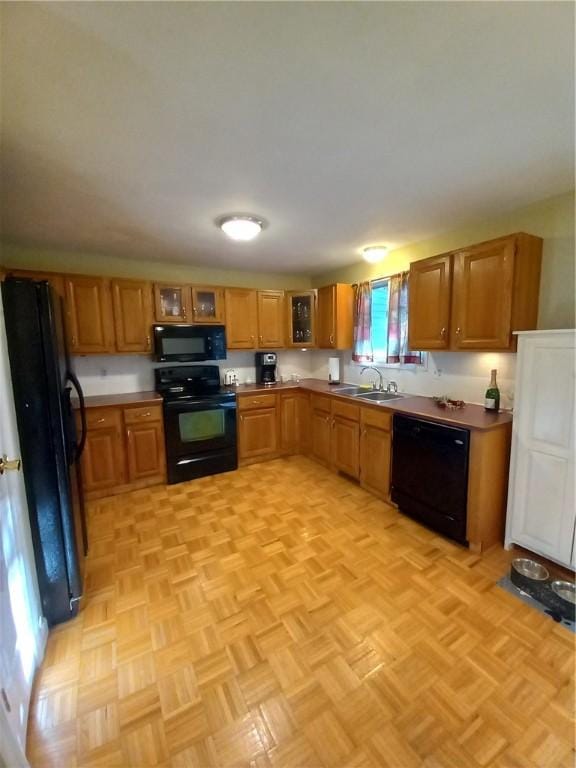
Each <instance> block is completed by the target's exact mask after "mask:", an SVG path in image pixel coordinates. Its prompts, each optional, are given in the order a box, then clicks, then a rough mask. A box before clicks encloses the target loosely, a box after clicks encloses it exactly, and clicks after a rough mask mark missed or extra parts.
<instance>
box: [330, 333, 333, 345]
mask: <svg viewBox="0 0 576 768" xmlns="http://www.w3.org/2000/svg"><path fill="white" fill-rule="evenodd" d="M330 344H334V334H333V333H331V334H330Z"/></svg>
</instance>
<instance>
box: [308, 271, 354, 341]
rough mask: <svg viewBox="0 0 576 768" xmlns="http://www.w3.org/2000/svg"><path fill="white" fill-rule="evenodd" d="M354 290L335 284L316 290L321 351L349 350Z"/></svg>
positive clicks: (351, 333)
mask: <svg viewBox="0 0 576 768" xmlns="http://www.w3.org/2000/svg"><path fill="white" fill-rule="evenodd" d="M353 306H354V289H353V287H352V286H351V285H346V284H345V283H337V284H334V285H326V286H324V287H323V288H319V289H318V334H317V342H318V346H319V347H320V348H321V349H351V348H352V342H353V320H352V314H353Z"/></svg>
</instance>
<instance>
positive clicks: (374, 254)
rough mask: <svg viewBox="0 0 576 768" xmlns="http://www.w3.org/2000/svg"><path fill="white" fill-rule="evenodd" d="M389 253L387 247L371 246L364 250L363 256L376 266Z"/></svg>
mask: <svg viewBox="0 0 576 768" xmlns="http://www.w3.org/2000/svg"><path fill="white" fill-rule="evenodd" d="M387 253H388V248H386V246H385V245H370V246H368V248H364V249H363V251H362V256H363V258H364V260H365V261H368V262H369V263H370V264H376V262H377V261H380V260H381V259H383V258H384V256H386V254H387Z"/></svg>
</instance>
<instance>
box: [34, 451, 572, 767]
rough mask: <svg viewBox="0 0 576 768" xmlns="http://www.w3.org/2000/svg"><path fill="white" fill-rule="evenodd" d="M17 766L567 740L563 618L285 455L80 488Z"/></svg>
mask: <svg viewBox="0 0 576 768" xmlns="http://www.w3.org/2000/svg"><path fill="white" fill-rule="evenodd" d="M89 535H90V541H91V550H90V555H89V557H88V560H87V571H86V573H87V576H86V599H85V602H84V608H83V611H82V613H81V614H80V615H79V617H78V618H77V619H75V620H74V621H73V622H71V623H69V624H67V625H65V626H63V627H61V628H58V629H57V630H56V631H54V632H52V633H51V635H50V638H49V642H48V649H47V653H46V659H45V662H44V664H43V666H42V669H41V671H40V673H39V675H38V679H37V683H36V686H35V696H34V702H33V706H32V711H31V716H30V732H29V745H28V746H29V749H28V752H29V758H30V761H31V763H32V765H33V766H42V767H44V766H58V768H63V767H64V766H134V767H138V768H139V767H140V766H153V765H160V766H173V768H184V767H186V766H202V767H203V768H204V767H207V766H218V768H224V767H228V766H248V765H251V766H255V768H284V767H286V768H312V766H319V767H320V766H321V767H322V768H329V767H330V766H338V767H340V766H347V767H348V768H374V767H375V766H389V767H390V768H411V767H412V766H427V768H440V766H445V767H446V768H475V767H476V766H499V767H500V768H503V767H504V766H507V767H509V768H520V767H522V768H530V767H531V766H546V767H547V768H548V767H549V768H560V767H562V766H572V765H573V760H574V753H573V747H574V728H573V715H574V675H573V660H574V658H573V645H574V644H573V636H572V635H571V634H570V633H569V632H568V631H567V630H565V629H564V628H562V627H559V626H558V625H557V624H555V623H554V622H553V621H552V620H551V619H549V618H548V617H546V616H544V615H542V614H540V613H537V612H536V611H533V610H532V609H530V608H528V607H527V606H525V605H523V604H522V603H521V602H519V601H518V600H516V599H515V598H513V597H512V596H509V595H508V594H506V593H505V592H504V591H502V590H500V589H498V588H496V587H495V581H496V580H497V579H498V578H499V577H500V576H501V575H502V573H503V572H504V571H505V569H506V567H507V563H508V560H509V557H510V555H509V553H505V552H503V551H502V550H498V551H496V552H493V553H491V554H490V553H489V554H488V555H485V556H484V557H483V558H482V559H481V558H479V557H477V556H474V555H472V554H470V553H469V552H468V551H467V550H465V549H463V548H460V547H458V546H456V545H453V544H451V543H450V542H448V541H447V540H445V539H443V538H440V537H438V536H436V535H434V534H433V533H431V532H429V531H427V530H426V529H425V528H423V527H421V526H419V525H417V524H416V523H413V522H412V521H410V520H408V519H407V518H405V517H403V516H401V515H399V514H398V513H397V512H396V511H395V510H393V509H392V508H390V507H389V506H387V505H386V504H384V503H383V502H381V501H378V500H377V499H375V498H374V497H372V496H371V495H369V494H368V493H366V492H365V491H363V490H361V489H360V488H358V487H357V486H356V485H354V484H353V483H351V482H349V481H348V480H346V479H343V478H339V477H337V476H335V475H334V474H332V473H331V472H329V471H328V470H326V469H323V468H322V467H320V466H318V465H317V464H315V463H313V462H311V461H309V460H308V459H306V458H304V457H300V456H298V457H292V458H289V459H279V460H276V461H272V462H269V463H266V464H258V465H253V466H249V467H245V468H242V469H240V470H239V471H237V472H234V473H230V474H225V475H218V476H215V477H210V478H203V479H201V480H196V481H193V482H190V483H185V484H182V485H177V486H169V487H163V486H162V487H155V488H152V489H146V490H140V491H135V492H132V493H129V494H126V495H123V496H116V497H114V498H111V499H107V500H101V501H98V502H93V503H92V504H91V505H90V508H89Z"/></svg>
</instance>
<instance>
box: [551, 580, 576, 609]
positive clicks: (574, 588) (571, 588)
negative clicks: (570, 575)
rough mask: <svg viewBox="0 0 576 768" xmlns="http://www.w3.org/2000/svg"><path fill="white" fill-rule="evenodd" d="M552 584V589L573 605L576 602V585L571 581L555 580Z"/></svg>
mask: <svg viewBox="0 0 576 768" xmlns="http://www.w3.org/2000/svg"><path fill="white" fill-rule="evenodd" d="M550 586H551V587H552V591H553V592H554V593H555V594H557V595H558V597H560V598H561V599H562V600H564V601H565V602H567V603H570V604H571V605H575V604H576V585H575V584H573V583H572V582H571V581H553V582H552V584H550Z"/></svg>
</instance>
